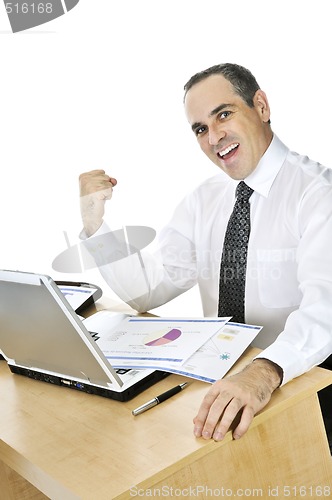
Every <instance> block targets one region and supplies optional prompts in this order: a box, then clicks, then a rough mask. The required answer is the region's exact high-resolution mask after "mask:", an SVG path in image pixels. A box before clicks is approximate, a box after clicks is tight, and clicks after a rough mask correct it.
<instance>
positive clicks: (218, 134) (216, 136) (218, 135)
mask: <svg viewBox="0 0 332 500" xmlns="http://www.w3.org/2000/svg"><path fill="white" fill-rule="evenodd" d="M225 135H226V133H225V131H224V130H223V128H222V127H221V126H220V125H213V126H210V127H209V144H210V146H217V145H218V144H219V142H220V141H221V139H223V138H224V137H225Z"/></svg>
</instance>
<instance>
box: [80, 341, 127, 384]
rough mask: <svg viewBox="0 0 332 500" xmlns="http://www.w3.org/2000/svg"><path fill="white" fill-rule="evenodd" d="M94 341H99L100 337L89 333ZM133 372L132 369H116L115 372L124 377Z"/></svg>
mask: <svg viewBox="0 0 332 500" xmlns="http://www.w3.org/2000/svg"><path fill="white" fill-rule="evenodd" d="M89 333H90V335H91V337H92V338H93V340H96V341H97V340H98V339H99V338H100V337H99V336H98V333H97V332H89ZM130 370H131V368H115V372H116V373H117V374H118V375H124V374H125V373H128V372H129V371H130Z"/></svg>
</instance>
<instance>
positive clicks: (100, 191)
mask: <svg viewBox="0 0 332 500" xmlns="http://www.w3.org/2000/svg"><path fill="white" fill-rule="evenodd" d="M116 183H117V181H116V179H114V178H113V177H110V176H109V175H107V174H106V173H105V171H104V170H91V171H90V172H86V173H83V174H81V175H80V177H79V185H80V205H81V215H82V221H83V225H84V230H85V233H86V235H87V236H91V235H92V234H94V233H95V232H96V231H97V230H98V229H99V227H100V226H101V224H102V221H103V216H104V212H105V202H106V200H110V199H111V197H112V190H113V187H114V186H115V185H116Z"/></svg>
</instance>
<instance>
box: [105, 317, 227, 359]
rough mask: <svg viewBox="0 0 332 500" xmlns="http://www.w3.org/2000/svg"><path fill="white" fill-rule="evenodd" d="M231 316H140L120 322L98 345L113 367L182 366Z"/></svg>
mask: <svg viewBox="0 0 332 500" xmlns="http://www.w3.org/2000/svg"><path fill="white" fill-rule="evenodd" d="M228 319H229V318H203V319H202V318H190V319H188V318H154V317H152V318H151V317H148V318H138V317H129V318H126V319H125V320H124V321H123V322H122V323H120V324H119V325H118V326H117V327H116V328H115V329H114V330H113V331H112V332H111V333H110V335H108V337H107V338H106V339H100V340H99V342H98V345H99V347H100V348H101V350H102V351H103V353H104V355H105V356H106V357H107V358H108V359H109V360H110V362H111V363H112V365H113V366H120V365H121V366H122V367H125V366H128V367H129V366H130V367H136V368H139V367H148V366H150V365H151V366H153V367H154V368H156V367H162V366H164V365H165V362H166V363H169V362H172V363H175V364H176V365H179V366H180V365H181V364H182V363H184V361H186V360H187V359H188V358H189V357H190V356H191V355H192V354H193V353H194V352H195V351H197V349H199V348H200V347H201V346H202V345H203V344H204V343H205V342H206V341H207V340H209V339H210V338H211V337H212V336H213V335H215V334H216V333H217V332H218V331H220V330H221V329H222V328H223V326H224V325H225V323H226V322H227V321H228Z"/></svg>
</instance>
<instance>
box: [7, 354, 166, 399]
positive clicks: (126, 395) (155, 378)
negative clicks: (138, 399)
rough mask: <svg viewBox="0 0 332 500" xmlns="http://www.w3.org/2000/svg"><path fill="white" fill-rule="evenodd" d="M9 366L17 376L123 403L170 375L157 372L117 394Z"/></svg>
mask: <svg viewBox="0 0 332 500" xmlns="http://www.w3.org/2000/svg"><path fill="white" fill-rule="evenodd" d="M8 366H9V368H10V371H11V372H12V373H15V374H17V375H24V376H25V377H28V378H32V379H34V380H40V381H41V382H48V383H49V384H53V385H58V386H62V387H68V388H69V389H76V390H77V391H80V392H85V393H87V394H94V395H96V396H103V397H105V398H109V399H114V400H116V401H121V402H125V401H129V400H130V399H132V398H133V397H135V396H137V394H140V393H141V392H143V391H145V390H146V389H148V388H149V387H151V386H152V385H154V384H156V383H157V382H159V381H160V380H162V379H164V378H165V377H167V376H168V375H170V373H167V372H163V371H159V370H156V371H154V372H153V373H151V374H150V375H148V376H147V377H145V378H144V379H142V381H141V384H140V385H139V387H138V386H137V385H136V386H132V387H129V388H128V389H127V390H125V391H123V392H117V391H112V390H111V389H103V388H102V387H98V386H95V385H90V384H89V383H86V382H78V381H75V380H70V379H66V378H65V377H59V376H57V375H51V374H46V373H41V372H38V371H36V370H31V369H28V368H24V367H21V366H17V365H11V364H10V363H8Z"/></svg>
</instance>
